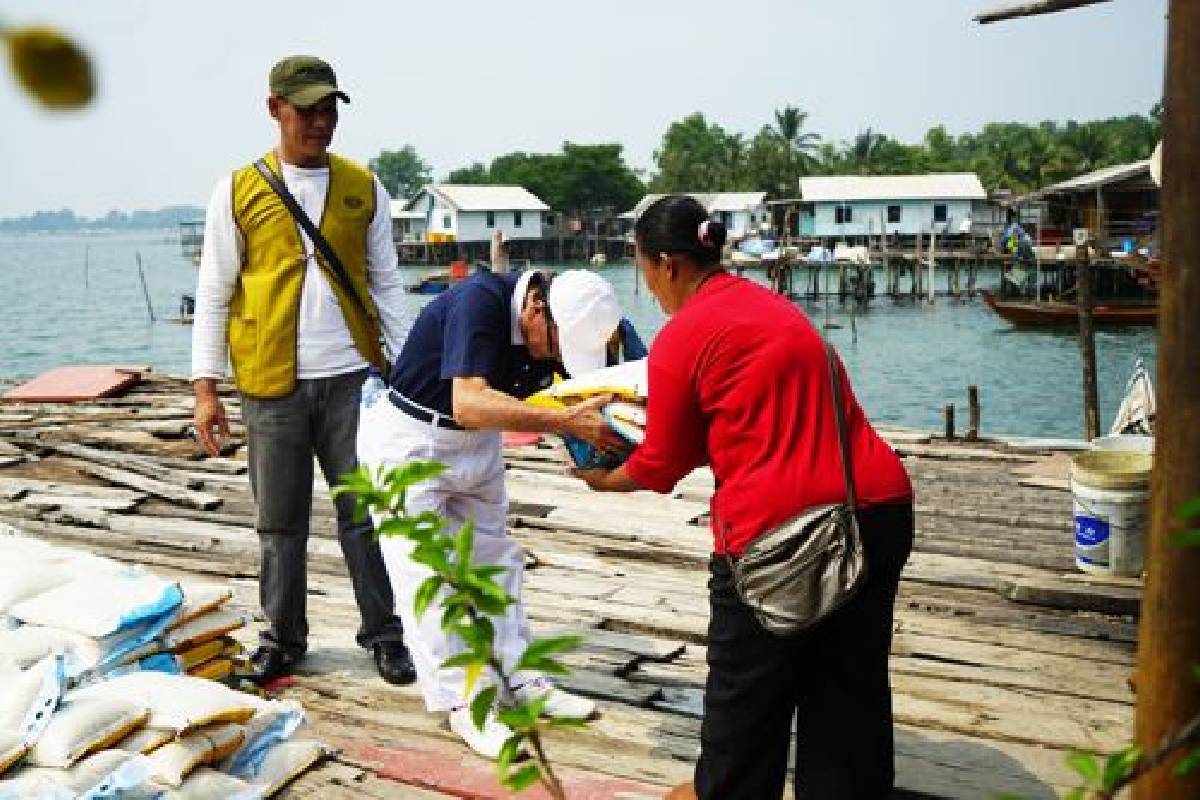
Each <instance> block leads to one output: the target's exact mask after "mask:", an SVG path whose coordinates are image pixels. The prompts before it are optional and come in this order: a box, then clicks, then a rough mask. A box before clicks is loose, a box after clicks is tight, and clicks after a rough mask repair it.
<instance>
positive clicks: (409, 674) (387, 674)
mask: <svg viewBox="0 0 1200 800" xmlns="http://www.w3.org/2000/svg"><path fill="white" fill-rule="evenodd" d="M371 652H372V653H374V654H375V668H376V669H378V670H379V677H381V678H383V679H384V680H385V681H387V682H388V683H394V684H395V685H397V686H407V685H408V684H410V683H412V682H413V681H415V680H416V679H417V668H416V667H414V666H413V662H412V656H411V655H409V654H408V648H407V647H405V646H404V642H380V643H378V644H376V645H374V646H372V647H371Z"/></svg>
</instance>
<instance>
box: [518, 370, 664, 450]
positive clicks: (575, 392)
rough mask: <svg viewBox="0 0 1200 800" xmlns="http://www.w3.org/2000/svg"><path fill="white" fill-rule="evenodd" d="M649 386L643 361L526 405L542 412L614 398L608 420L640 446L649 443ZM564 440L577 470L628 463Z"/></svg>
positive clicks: (564, 385)
mask: <svg viewBox="0 0 1200 800" xmlns="http://www.w3.org/2000/svg"><path fill="white" fill-rule="evenodd" d="M648 384H649V380H648V378H647V370H646V359H644V358H643V359H639V360H637V361H627V362H625V363H624V364H618V365H617V366H615V367H607V368H605V369H598V370H596V371H595V372H589V373H588V374H586V375H581V376H579V377H577V378H571V379H568V380H565V381H559V382H557V383H555V384H554V385H552V386H550V387H548V388H546V389H543V390H542V391H540V392H538V393H537V394H535V395H533V396H532V397H529V398H528V399H527V400H526V401H525V402H527V403H530V404H531V405H535V406H540V407H542V408H565V407H567V406H571V405H575V404H576V403H581V402H583V401H584V400H587V399H589V398H591V397H596V396H597V395H612V396H613V397H614V398H616V399H615V400H614V401H613V402H611V403H609V404H608V405H606V406H605V407H604V417H605V419H607V420H608V424H609V426H611V427H612V429H613V430H615V431H616V432H617V433H619V434H620V435H621V436H622V437H623V438H624V439H625V440H626V441H627V442H629V443H630V444H634V445H637V444H641V443H642V441H643V440H644V439H645V430H646V397H647V390H648ZM563 440H564V442H565V444H566V446H567V452H569V453H570V455H571V458H572V460H573V461H574V462H575V466H577V467H581V468H583V469H591V468H595V467H603V468H607V469H611V468H613V467H617V466H620V464H621V462H622V461H623V460H624V459H623V458H619V457H616V456H608V455H604V454H602V453H597V452H596V451H595V449H594V448H592V446H591V445H589V444H587V443H586V442H583V441H580V440H579V439H576V438H574V437H572V436H564V437H563Z"/></svg>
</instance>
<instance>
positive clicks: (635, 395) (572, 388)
mask: <svg viewBox="0 0 1200 800" xmlns="http://www.w3.org/2000/svg"><path fill="white" fill-rule="evenodd" d="M647 376H648V372H647V362H646V359H644V358H642V359H638V360H637V361H626V362H624V363H622V364H618V365H616V366H615V367H605V368H603V369H598V370H595V371H593V372H589V373H587V374H586V375H580V376H578V377H576V378H569V379H567V380H565V381H559V382H558V383H555V384H554V385H552V386H550V387H548V388H546V389H543V390H542V391H540V392H538V393H537V394H535V395H533V396H531V397H529V398H528V399H527V400H526V402H527V403H531V404H532V405H537V406H550V407H554V406H561V405H572V404H574V403H578V402H580V401H582V400H586V399H587V398H589V397H595V396H596V395H601V394H610V395H613V396H614V398H616V399H619V400H627V401H637V400H644V399H645V398H646V397H647V396H648V393H649V392H648V390H649V380H648V377H647Z"/></svg>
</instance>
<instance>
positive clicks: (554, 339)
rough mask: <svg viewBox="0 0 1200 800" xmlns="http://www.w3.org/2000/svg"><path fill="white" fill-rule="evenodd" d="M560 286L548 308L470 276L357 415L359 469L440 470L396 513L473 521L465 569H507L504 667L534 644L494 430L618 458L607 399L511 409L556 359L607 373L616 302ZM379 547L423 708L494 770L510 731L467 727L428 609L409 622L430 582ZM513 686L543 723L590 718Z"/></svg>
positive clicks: (531, 292) (591, 281)
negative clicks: (572, 442) (564, 439)
mask: <svg viewBox="0 0 1200 800" xmlns="http://www.w3.org/2000/svg"><path fill="white" fill-rule="evenodd" d="M568 275H573V276H574V277H572V278H570V279H567V280H564V281H563V284H564V285H563V286H562V287H560V286H559V285H558V283H557V282H556V283H555V285H554V287H553V288H552V289H550V290H549V292H550V294H549V301H548V300H547V286H546V279H545V277H544V276H543V275H542V274H541V273H538V272H525V273H522V274H520V275H518V274H515V273H507V274H502V275H497V274H492V273H478V274H476V275H473V276H471V277H470V278H469V279H467V280H466V281H463V282H462V283H460V284H458V285H457V286H455V287H453V288H451V289H450V290H449V291H447V292H445V293H443V294H442V295H440V296H439V297H438V298H437V299H436V300H434V301H433V302H432V303H430V304H429V305H427V306H426V307H425V308H424V309H423V310H422V311H421V313H420V315H419V316H418V317H417V320H416V322H415V323H414V324H413V328H412V331H411V332H410V334H409V337H408V340H407V341H406V342H405V345H404V350H403V351H402V352H401V354H400V357H399V358H398V359H397V360H396V364H395V366H394V367H393V369H392V373H391V376H390V380H389V386H390V391H389V393H388V396H387V401H380V402H378V403H375V404H374V405H373V406H371V407H370V408H368V409H366V410H365V411H364V413H363V416H362V420H361V425H360V429H359V436H358V448H359V451H358V452H359V459H360V460H361V461H362V462H363V463H364V464H366V465H368V466H370V467H372V468H374V467H377V466H380V465H383V466H387V467H395V466H399V465H401V464H404V463H406V462H408V461H412V460H415V459H421V460H434V461H440V462H442V463H443V464H445V465H446V466H447V467H448V468H449V469H448V470H447V471H446V472H445V473H444V474H442V475H440V476H438V477H437V478H435V479H433V480H431V481H429V482H427V483H423V484H420V485H418V486H416V487H414V488H413V489H410V490H409V492H408V497H407V503H408V510H409V512H411V513H418V512H422V511H434V512H436V513H438V514H440V515H442V516H444V517H447V518H448V519H449V520H450V523H451V526H452V529H455V530H456V529H457V527H458V526H459V525H461V524H462V523H463V522H464V521H466V520H473V521H474V524H475V544H474V553H473V558H474V560H475V561H476V562H478V563H485V564H493V565H499V566H504V567H507V568H508V569H507V571H506V572H505V573H504V574H502V575H501V576H499V577H498V578H497V581H498V582H500V583H501V585H502V586H503V587H504V589H505V591H506V592H508V594H509V595H510V596H512V597H513V598H515V599H516V601H517V602H516V603H514V604H513V605H512V606H510V607H509V608H508V610H507V612H506V613H505V615H504V616H503V617H501V618H493V620H492V623H493V626H494V628H495V632H496V639H495V647H496V653H497V655H498V656H499V658H500V659H501V661H502V663H503V664H504V665H505V668H506V669H511V668H512V667H513V666H514V665H515V664H516V662H517V660H518V659H519V657H520V655H521V653H522V652H524V650H525V647H526V645H527V644H528V643H529V641H530V640H531V638H532V636H531V633H530V630H529V622H528V620H527V619H526V616H525V609H524V605H523V603H522V602H521V580H522V575H523V572H524V564H525V562H524V554H523V553H522V550H521V546H520V545H519V544H518V543H517V542H516V540H514V539H513V538H512V537H510V536H509V535H508V530H507V515H508V498H507V494H506V491H505V485H504V459H503V456H502V453H501V442H500V431H502V430H509V431H532V432H545V433H563V434H571V435H573V436H576V437H578V438H580V439H583V440H585V441H587V442H589V443H591V444H593V445H594V446H596V447H598V448H600V449H602V450H606V451H616V450H624V449H627V445H625V443H624V441H623V440H622V439H621V438H620V437H619V436H618V435H617V434H616V433H615V432H613V430H612V429H611V428H610V427H609V426H608V424H607V423H606V422H605V421H604V417H603V416H602V415H601V414H600V412H599V410H600V408H601V406H603V405H604V404H605V403H606V402H607V400H608V398H596V399H595V400H593V401H591V402H588V403H585V404H581V405H578V406H574V407H572V408H570V409H567V410H561V409H544V408H535V407H533V406H530V405H528V404H526V403H522V402H521V401H520V400H518V399H517V398H523V397H526V396H528V395H530V394H532V393H534V392H536V391H538V390H539V389H541V388H544V387H545V386H548V385H549V384H550V381H551V379H552V376H553V373H554V371H555V368H556V366H557V359H558V358H559V356H560V352H561V358H562V361H563V363H564V365H565V366H566V369H567V371H568V372H569V373H571V374H580V373H583V372H588V371H591V370H593V369H598V368H600V367H603V366H605V360H606V356H607V344H608V341H609V339H610V338H611V337H612V335H613V332H614V331H615V330H616V328H617V325H618V323H619V322H620V320H621V310H620V307H619V305H618V304H617V299H616V293H615V292H614V291H613V289H612V287H611V286H610V285H609V284H608V283H607V281H604V280H603V279H602V278H600V277H599V276H597V275H595V274H593V273H583V274H582V275H581V274H577V273H568ZM564 277H565V276H564ZM560 280H561V279H560ZM381 545H382V547H383V554H384V559H385V560H386V562H387V567H388V574H389V575H390V576H391V579H392V583H393V586H394V591H395V595H396V604H397V606H396V608H397V612H398V613H399V614H400V616H401V619H403V620H404V625H405V629H406V630H407V631H409V639H408V640H409V645H410V647H411V648H412V651H413V660H414V662H415V664H416V668H417V679H418V682H419V685H420V687H421V691H422V693H423V694H424V697H425V705H426V707H427V708H428V709H429V710H430V711H447V712H449V714H450V727H451V729H452V730H453V731H455V732H456V733H457V734H458V735H459V736H461V737H463V739H464V740H465V741H466V742H467V744H468V745H469V746H470V747H471V748H472V749H474V750H475V751H476V752H478V753H480V754H481V755H484V756H487V757H489V758H495V757H496V756H497V755H498V753H499V751H500V747H501V745H503V744H504V742H505V740H506V739H508V737H509V736H510V735H511V734H512V732H511V731H510V730H509V729H508V728H507V727H506V726H504V725H503V724H501V723H500V722H499V721H498V720H496V719H495V717H494V716H493V717H491V718H489V719H488V721H487V723H486V725H485V726H484V728H483V730H482V731H480V730H478V729H476V727H475V725H474V724H473V723H472V721H471V719H470V709H469V703H470V700H471V696H469V695H468V694H467V691H466V682H465V679H464V674H463V670H462V669H458V668H453V669H445V668H442V666H441V665H442V663H443V662H444V661H445V660H446V659H447V658H449V657H450V656H452V655H454V654H455V653H457V652H460V651H461V645H460V644H459V643H458V642H456V641H454V640H452V639H450V638H448V637H447V636H446V634H445V633H444V632H443V631H442V629H441V624H440V617H441V615H440V614H438V613H437V612H436V607H437V602H436V600H435V602H434V603H433V604H432V606H431V610H430V611H428V612H426V614H425V615H424V616H423V617H422V618H421V619H420V620H418V619H416V618H415V616H414V614H413V598H414V595H415V592H416V589H417V587H418V586H420V584H421V583H422V582H423V581H424V580H425V578H427V577H428V576H429V574H430V573H429V571H428V570H427V569H426V568H425V567H423V566H421V565H418V564H416V563H414V562H413V561H412V560H411V559H410V558H409V557H408V556H409V553H410V552H411V549H412V546H411V544H410V543H409V542H407V541H404V540H399V539H383V540H382V541H381ZM480 683H483V681H480ZM514 684H515V685H516V687H517V693H518V695H519V696H520V697H522V698H523V699H532V698H534V697H541V696H543V695H544V696H546V700H547V703H546V708H545V712H546V713H547V714H549V715H551V716H558V717H567V718H577V719H582V718H586V717H588V716H591V715H592V714H593V713H594V711H595V704H594V703H593V702H592V701H590V700H586V699H584V698H581V697H575V696H573V695H570V694H568V693H566V692H564V691H562V690H559V689H556V688H554V687H553V685H552V684H550V683H549V682H548V681H547V680H546V679H545V678H543V677H541V676H538V675H526V674H519V675H517V676H516V677H515V679H514ZM480 688H482V687H481V686H478V685H477V686H476V687H475V689H476V691H478V690H479V689H480Z"/></svg>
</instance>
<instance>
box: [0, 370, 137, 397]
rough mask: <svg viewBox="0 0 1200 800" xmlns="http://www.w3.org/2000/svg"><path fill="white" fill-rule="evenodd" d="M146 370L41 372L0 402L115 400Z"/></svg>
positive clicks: (10, 392)
mask: <svg viewBox="0 0 1200 800" xmlns="http://www.w3.org/2000/svg"><path fill="white" fill-rule="evenodd" d="M148 371H149V370H148V369H147V368H146V367H129V366H97V365H88V366H75V367H58V368H57V369H52V370H50V371H49V372H43V373H42V374H41V375H38V376H37V377H36V378H34V379H33V380H31V381H27V382H25V383H22V384H21V385H20V386H18V387H16V388H15V389H12V390H11V391H9V392H8V393H7V394H5V395H4V396H3V397H0V400H5V401H7V402H13V403H74V402H80V401H85V400H96V399H97V398H101V397H115V396H116V395H119V394H121V393H123V392H124V391H126V390H127V389H129V388H131V387H133V386H136V385H137V384H138V383H140V382H141V380H142V373H144V372H148Z"/></svg>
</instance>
